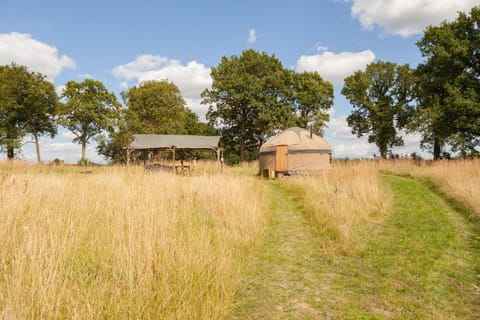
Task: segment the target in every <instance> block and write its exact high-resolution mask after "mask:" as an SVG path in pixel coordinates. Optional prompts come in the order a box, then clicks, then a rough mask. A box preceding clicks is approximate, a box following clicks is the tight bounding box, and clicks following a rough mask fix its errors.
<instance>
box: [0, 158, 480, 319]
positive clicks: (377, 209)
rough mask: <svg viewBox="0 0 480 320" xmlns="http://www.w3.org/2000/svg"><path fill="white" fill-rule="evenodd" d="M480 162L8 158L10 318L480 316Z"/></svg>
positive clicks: (2, 197) (1, 294) (3, 171)
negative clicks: (290, 168) (290, 166)
mask: <svg viewBox="0 0 480 320" xmlns="http://www.w3.org/2000/svg"><path fill="white" fill-rule="evenodd" d="M479 168H480V161H450V162H438V163H435V164H431V163H428V164H427V163H414V162H407V161H397V162H373V161H371V162H369V161H364V162H362V161H357V162H355V161H350V162H341V163H335V164H334V168H333V170H331V171H329V172H326V173H325V174H323V175H320V176H312V177H294V178H289V179H283V180H278V181H267V180H261V179H260V178H258V177H256V176H255V174H256V170H257V168H256V166H255V164H250V165H245V166H243V167H236V168H225V170H224V172H223V173H221V174H220V173H219V172H218V170H217V169H216V168H215V167H214V166H210V165H208V164H204V165H202V166H201V167H200V168H199V169H198V170H196V172H195V173H194V174H193V175H192V176H172V175H168V174H161V173H155V174H148V173H145V172H144V171H143V169H142V168H140V167H91V168H83V167H68V166H66V167H62V166H60V167H48V166H30V165H11V164H0V201H1V203H2V206H1V207H0V243H1V244H2V245H1V246H0V318H5V319H40V318H41V319H44V318H75V319H94V318H114V319H231V318H234V319H259V318H262V319H431V318H432V317H433V318H436V319H476V318H480V290H479V289H478V288H479V287H480V282H479V276H480V268H479V260H478V258H477V257H478V256H480V243H479V241H478V239H479V237H480V231H479V227H480V224H479V222H478V219H477V217H480V207H479V204H478V199H480V194H479V192H480V188H478V185H480V169H479Z"/></svg>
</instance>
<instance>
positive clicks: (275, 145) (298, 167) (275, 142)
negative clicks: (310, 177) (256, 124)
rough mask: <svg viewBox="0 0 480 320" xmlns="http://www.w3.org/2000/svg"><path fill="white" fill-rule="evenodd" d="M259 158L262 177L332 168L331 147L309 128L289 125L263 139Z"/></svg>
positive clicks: (306, 172) (309, 172)
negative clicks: (266, 139) (267, 138)
mask: <svg viewBox="0 0 480 320" xmlns="http://www.w3.org/2000/svg"><path fill="white" fill-rule="evenodd" d="M258 157H259V165H260V174H262V175H264V176H266V175H268V176H273V175H275V176H279V175H292V174H311V173H320V172H322V171H323V170H328V169H330V168H331V160H332V147H331V146H330V144H329V143H328V142H327V141H326V140H325V139H323V138H321V137H319V136H317V135H315V134H311V133H310V131H308V130H305V129H301V128H289V129H286V130H284V131H282V132H280V133H279V134H277V135H276V136H274V137H272V138H270V139H269V140H268V141H267V142H265V143H264V144H263V145H262V146H261V147H260V151H259V154H258Z"/></svg>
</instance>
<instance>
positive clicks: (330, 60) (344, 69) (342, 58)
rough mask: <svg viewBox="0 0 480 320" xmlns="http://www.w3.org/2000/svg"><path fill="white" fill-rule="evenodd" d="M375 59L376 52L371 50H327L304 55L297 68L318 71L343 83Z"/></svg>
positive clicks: (335, 82)
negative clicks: (335, 51)
mask: <svg viewBox="0 0 480 320" xmlns="http://www.w3.org/2000/svg"><path fill="white" fill-rule="evenodd" d="M373 60H375V54H374V53H373V52H372V51H370V50H365V51H362V52H341V53H333V52H329V51H325V52H323V53H320V54H316V55H311V56H306V55H303V56H301V57H300V58H299V59H298V60H297V64H296V70H297V71H298V72H303V71H317V72H318V73H319V74H320V75H321V76H322V77H323V78H324V79H326V80H328V81H330V82H332V83H333V84H342V83H343V79H345V78H346V77H347V76H349V75H351V74H353V73H354V72H355V71H357V70H365V67H366V66H367V65H368V64H369V63H371V62H373Z"/></svg>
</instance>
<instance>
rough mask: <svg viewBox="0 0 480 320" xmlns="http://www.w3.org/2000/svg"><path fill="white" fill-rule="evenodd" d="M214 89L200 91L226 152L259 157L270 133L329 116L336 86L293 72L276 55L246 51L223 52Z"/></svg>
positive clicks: (320, 122)
mask: <svg viewBox="0 0 480 320" xmlns="http://www.w3.org/2000/svg"><path fill="white" fill-rule="evenodd" d="M211 77H212V79H213V83H212V87H211V89H206V90H205V91H204V92H203V93H202V97H203V101H202V103H203V104H207V105H209V111H208V113H207V118H208V120H209V121H210V123H211V124H212V125H215V126H216V127H218V128H219V129H220V131H221V134H222V143H223V145H224V146H225V151H226V154H227V156H228V154H233V153H236V154H238V155H239V157H240V161H244V160H249V157H252V158H256V150H258V147H259V146H260V145H261V144H262V143H263V141H264V140H265V138H266V137H268V136H270V135H272V134H274V133H276V132H277V131H278V130H280V129H284V128H287V127H291V126H305V125H306V124H307V123H308V122H309V121H311V122H312V123H313V122H315V123H316V128H317V131H320V130H321V129H320V128H321V127H322V126H323V125H324V123H325V122H326V121H327V120H328V114H327V113H326V110H328V109H329V108H330V107H331V105H332V103H333V102H332V101H333V86H332V85H331V84H330V83H328V82H326V81H324V80H323V79H322V78H321V77H320V76H319V75H318V74H315V73H303V74H295V73H294V72H292V71H291V70H288V69H285V68H284V67H283V66H282V64H281V63H280V61H279V60H278V59H277V58H276V57H275V56H273V55H272V56H270V55H268V54H266V53H258V52H256V51H254V50H245V51H243V52H242V54H241V55H240V56H236V55H233V56H231V57H223V58H222V60H221V62H220V64H219V65H218V66H217V67H213V68H212V71H211Z"/></svg>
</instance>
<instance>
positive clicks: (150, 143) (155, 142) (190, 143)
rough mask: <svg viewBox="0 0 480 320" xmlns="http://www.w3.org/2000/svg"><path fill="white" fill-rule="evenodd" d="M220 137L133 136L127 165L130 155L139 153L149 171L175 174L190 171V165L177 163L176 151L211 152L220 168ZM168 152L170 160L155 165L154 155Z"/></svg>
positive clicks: (128, 151)
mask: <svg viewBox="0 0 480 320" xmlns="http://www.w3.org/2000/svg"><path fill="white" fill-rule="evenodd" d="M219 141H220V136H194V135H168V134H134V135H133V141H132V143H130V145H129V146H128V147H126V149H127V164H128V163H129V162H130V156H131V153H132V152H134V151H141V152H143V153H144V157H143V159H144V160H143V161H144V165H145V168H146V169H149V170H155V169H160V170H167V171H168V170H171V171H174V170H175V171H176V172H177V173H180V172H184V171H185V170H187V171H190V168H191V167H190V164H187V163H185V162H184V161H183V159H182V160H180V161H177V153H178V151H190V150H199V151H211V152H213V153H214V155H215V156H216V159H217V161H218V163H219V165H220V166H222V165H223V149H222V148H220V147H219V146H218V144H219ZM164 151H170V152H171V154H172V157H171V159H169V160H168V161H167V162H166V163H156V162H155V157H154V155H155V154H158V153H162V152H164Z"/></svg>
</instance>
